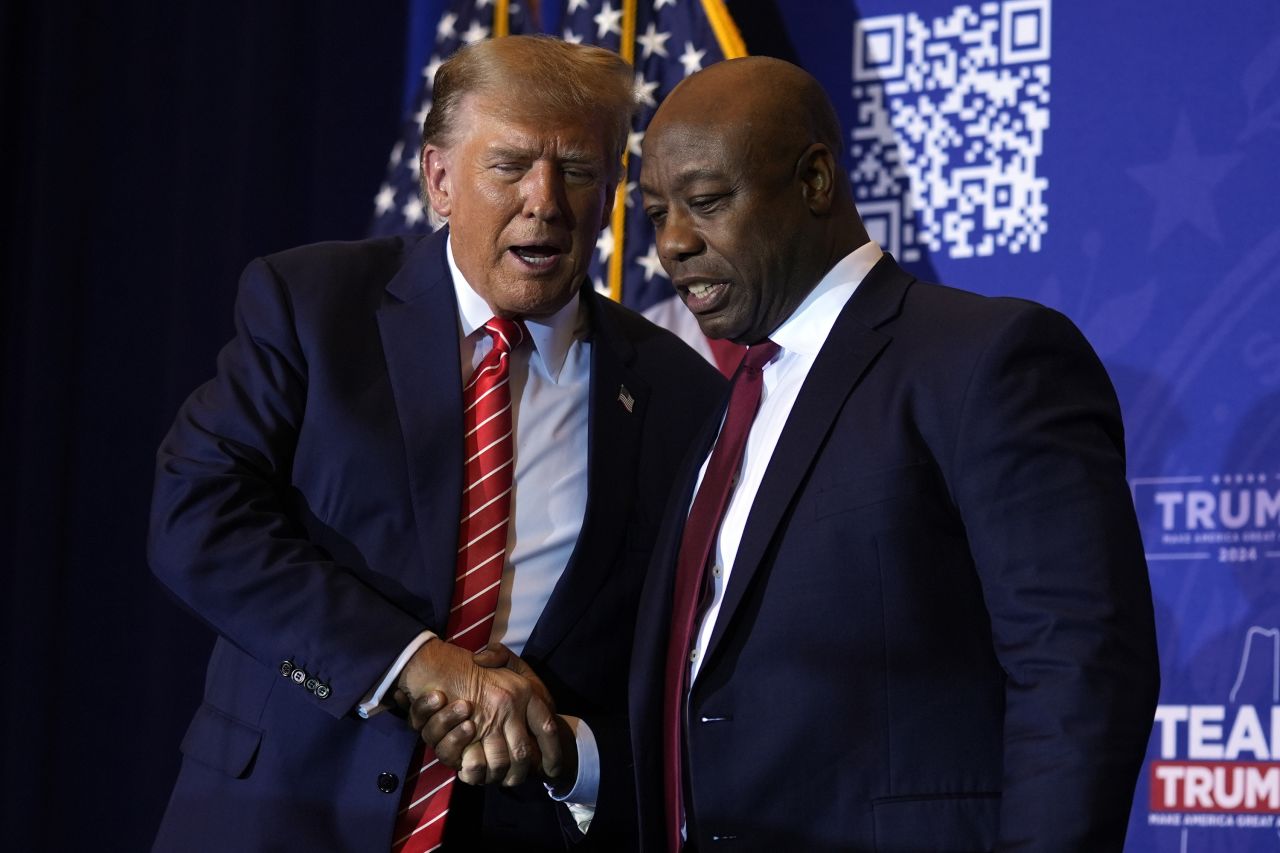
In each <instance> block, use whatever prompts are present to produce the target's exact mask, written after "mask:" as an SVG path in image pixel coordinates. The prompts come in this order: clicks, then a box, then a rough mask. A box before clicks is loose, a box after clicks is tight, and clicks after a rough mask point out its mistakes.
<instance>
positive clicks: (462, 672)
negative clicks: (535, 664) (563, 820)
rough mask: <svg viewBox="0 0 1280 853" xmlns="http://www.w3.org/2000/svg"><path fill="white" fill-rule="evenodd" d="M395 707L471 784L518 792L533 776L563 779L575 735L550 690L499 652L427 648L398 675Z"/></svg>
mask: <svg viewBox="0 0 1280 853" xmlns="http://www.w3.org/2000/svg"><path fill="white" fill-rule="evenodd" d="M394 698H395V701H396V703H397V704H398V705H400V707H401V708H402V709H403V710H405V711H406V712H407V713H408V717H409V725H410V726H412V727H413V728H414V729H415V730H416V731H418V732H419V733H420V734H421V736H422V740H423V741H424V742H425V743H426V744H427V745H428V746H430V747H431V748H432V750H433V751H434V752H435V754H436V757H437V758H438V759H439V760H440V761H441V762H443V763H444V764H446V765H447V766H449V767H452V768H453V769H455V770H457V771H458V779H460V780H461V781H463V782H465V783H467V784H469V785H479V784H493V783H497V782H501V783H502V784H503V785H507V786H510V785H518V784H520V783H521V782H523V781H524V780H525V779H526V778H527V777H528V775H529V773H530V771H531V770H536V769H541V770H542V773H543V774H544V775H546V776H547V777H548V778H549V779H555V778H557V777H558V776H560V774H561V772H562V771H563V769H564V768H563V758H564V753H565V749H564V745H565V743H566V741H567V743H568V744H570V746H569V749H572V745H571V744H572V735H571V734H569V733H568V732H567V731H566V729H567V726H566V725H565V724H564V723H563V721H561V720H560V719H559V718H558V717H557V716H556V714H555V703H554V702H553V701H552V699H551V694H550V693H549V692H548V691H547V688H546V686H545V685H544V684H543V683H542V681H541V679H539V678H538V676H537V675H536V674H535V673H534V672H533V670H532V669H531V668H530V667H529V665H528V664H526V663H525V662H524V661H523V660H521V659H520V658H519V657H518V656H516V655H514V654H512V653H511V651H510V650H509V649H507V648H506V647H505V646H503V645H500V644H493V645H491V646H489V647H487V648H485V649H482V650H481V651H479V652H477V653H476V654H474V655H473V654H472V653H471V652H469V651H467V650H466V649H463V648H461V647H460V646H455V645H453V644H452V643H447V642H445V641H444V640H440V639H433V640H429V641H428V642H426V643H425V644H424V645H423V646H422V647H421V648H420V649H418V651H417V653H415V654H414V656H413V657H412V658H411V659H410V660H409V663H408V664H406V665H405V667H404V669H403V670H401V672H400V678H399V679H398V681H397V688H396V691H395V693H394Z"/></svg>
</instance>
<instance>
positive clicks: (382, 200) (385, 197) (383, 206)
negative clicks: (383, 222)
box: [373, 184, 396, 216]
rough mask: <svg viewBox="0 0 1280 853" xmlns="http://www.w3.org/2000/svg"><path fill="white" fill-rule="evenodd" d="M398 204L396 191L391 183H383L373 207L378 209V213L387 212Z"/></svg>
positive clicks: (375, 197)
mask: <svg viewBox="0 0 1280 853" xmlns="http://www.w3.org/2000/svg"><path fill="white" fill-rule="evenodd" d="M395 206H396V191H395V190H394V189H393V188H392V187H391V185H390V184H383V185H382V189H380V190H378V194H377V195H376V196H374V199H373V207H374V210H376V211H378V215H379V216H381V215H382V214H384V213H386V212H387V211H388V210H390V209H391V208H393V207H395Z"/></svg>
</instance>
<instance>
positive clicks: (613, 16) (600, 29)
mask: <svg viewBox="0 0 1280 853" xmlns="http://www.w3.org/2000/svg"><path fill="white" fill-rule="evenodd" d="M591 20H593V21H595V22H596V28H597V29H596V38H600V39H602V38H604V37H605V36H607V35H608V34H609V33H613V34H614V35H619V36H620V35H622V10H621V9H619V10H618V11H616V12H615V11H614V10H613V6H611V5H609V0H604V5H603V6H602V7H600V11H599V13H598V14H596V15H595V17H593V18H592V19H591Z"/></svg>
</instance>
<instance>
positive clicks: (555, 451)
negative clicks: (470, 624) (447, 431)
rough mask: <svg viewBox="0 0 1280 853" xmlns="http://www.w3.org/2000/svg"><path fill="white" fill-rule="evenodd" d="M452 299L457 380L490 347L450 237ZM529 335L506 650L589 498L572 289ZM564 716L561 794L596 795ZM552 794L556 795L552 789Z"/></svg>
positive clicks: (585, 357)
mask: <svg viewBox="0 0 1280 853" xmlns="http://www.w3.org/2000/svg"><path fill="white" fill-rule="evenodd" d="M445 252H446V255H447V257H448V261H449V272H450V274H451V275H452V277H453V287H454V293H455V295H456V296H457V300H458V323H459V334H458V338H459V364H460V365H461V368H462V374H461V379H462V382H463V383H464V384H465V383H466V382H467V380H468V379H470V378H471V374H472V373H473V372H475V369H476V367H478V366H479V364H480V362H481V361H483V360H484V357H485V356H486V355H487V354H488V353H489V351H490V350H491V349H492V348H493V341H492V339H491V338H490V337H489V334H488V333H487V332H486V331H485V330H484V329H483V326H484V324H485V323H487V322H488V321H489V320H490V319H491V318H492V317H493V311H492V309H491V308H490V307H489V305H488V303H486V302H485V300H484V299H483V298H482V297H481V296H480V295H479V294H478V293H476V292H475V290H473V289H472V288H471V286H470V285H469V284H468V283H467V280H466V279H465V278H464V277H463V275H462V271H461V270H460V269H458V265H457V262H456V261H455V260H454V255H453V240H452V238H450V239H449V240H448V241H447V243H446V249H445ZM524 324H525V327H526V328H527V329H528V330H529V337H530V338H531V339H532V342H533V345H532V346H529V345H527V344H526V345H525V346H522V347H520V348H518V349H517V350H516V351H515V352H514V353H512V355H511V358H510V378H509V380H508V382H509V383H510V388H511V418H512V425H513V427H514V431H515V447H514V455H515V470H514V475H513V476H514V483H515V488H514V489H513V491H512V499H511V521H510V522H509V524H508V527H507V559H506V565H505V567H504V568H503V571H502V586H501V587H500V591H499V594H498V609H497V614H496V617H495V619H494V623H493V629H492V631H491V633H490V635H489V639H490V641H491V642H499V643H503V644H505V645H506V646H507V647H508V648H509V649H511V651H512V652H514V653H516V654H520V653H521V652H523V650H524V646H525V643H526V642H528V640H529V635H530V634H531V633H532V632H533V627H534V625H535V624H537V621H538V617H539V616H541V615H542V611H543V609H545V607H546V605H547V601H548V600H549V599H550V598H551V593H552V591H553V590H554V589H555V586H556V582H557V581H559V580H560V575H561V573H563V571H564V568H565V566H566V565H567V564H568V562H569V558H570V557H571V556H572V554H573V549H574V546H575V545H576V544H577V541H578V534H579V533H580V532H581V529H582V518H583V515H584V514H585V512H586V507H587V454H586V453H585V452H583V448H584V443H585V442H584V440H585V438H586V436H587V417H588V412H589V409H590V406H589V391H590V386H591V342H590V341H589V340H587V331H588V330H587V328H586V326H587V316H586V312H585V310H584V309H583V306H582V303H581V300H580V299H579V297H578V295H577V294H575V295H574V297H573V298H572V299H571V300H570V301H569V303H568V304H567V305H565V306H564V307H563V308H562V309H560V310H559V311H558V312H556V313H555V314H553V315H551V316H550V317H543V318H536V319H535V318H525V320H524ZM434 636H436V635H435V634H434V633H432V632H430V631H424V632H423V633H421V634H419V635H418V636H417V637H415V638H414V640H413V641H412V642H411V643H410V644H409V645H408V646H407V647H406V648H405V650H404V651H403V652H402V653H401V655H400V657H399V658H397V659H396V661H395V662H394V663H393V664H392V666H391V668H390V669H389V670H388V671H387V674H386V676H385V677H384V678H383V680H382V681H381V682H379V684H378V685H377V686H376V687H375V688H374V690H373V691H371V692H370V693H369V694H368V695H367V696H366V697H365V701H364V702H362V703H361V704H360V706H359V708H358V709H357V710H358V712H359V714H360V715H361V716H362V717H368V716H371V715H373V714H376V713H378V712H379V711H380V710H382V709H383V707H385V706H383V705H382V700H383V698H384V696H385V695H386V692H387V691H388V690H389V689H390V688H391V686H392V685H393V684H394V683H395V679H396V678H397V677H398V676H399V674H400V670H401V669H402V668H403V667H404V665H405V664H406V663H407V662H408V660H409V658H411V657H412V656H413V653H414V652H416V651H417V650H418V648H420V647H421V646H422V644H423V643H425V642H426V641H427V640H429V639H431V638H432V637H434ZM564 719H565V720H566V721H567V722H568V723H569V725H570V727H571V728H572V729H573V731H574V733H575V736H576V738H577V743H578V778H577V784H576V785H575V786H574V788H573V789H572V790H571V791H569V793H568V794H567V795H566V796H565V797H564V798H563V799H567V800H570V801H571V802H573V803H581V804H584V805H594V803H595V800H596V794H597V791H598V788H599V754H598V750H597V748H596V744H595V739H594V737H593V736H592V735H591V730H590V729H589V728H588V727H587V726H586V724H585V723H582V722H581V721H580V720H578V719H576V718H574V717H568V716H565V717H564ZM557 799H560V798H557Z"/></svg>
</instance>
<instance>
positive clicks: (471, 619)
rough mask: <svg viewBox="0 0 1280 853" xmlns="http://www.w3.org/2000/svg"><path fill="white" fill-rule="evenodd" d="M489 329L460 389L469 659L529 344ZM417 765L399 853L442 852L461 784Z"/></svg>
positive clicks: (459, 598)
mask: <svg viewBox="0 0 1280 853" xmlns="http://www.w3.org/2000/svg"><path fill="white" fill-rule="evenodd" d="M484 328H485V331H487V332H488V333H489V335H490V337H492V338H493V349H492V350H491V351H490V352H489V354H488V355H486V356H485V357H484V360H483V361H481V362H480V366H479V367H477V368H476V371H475V373H474V374H472V376H471V380H470V381H469V382H468V383H467V385H466V387H464V388H463V389H462V407H463V415H462V418H463V433H464V435H463V447H464V454H463V459H464V460H465V470H464V471H463V483H464V484H465V485H464V487H463V490H462V521H461V523H460V525H459V531H458V565H457V571H456V574H455V575H454V581H453V602H454V603H453V609H452V610H451V611H450V612H449V626H448V629H447V631H446V636H447V639H448V641H449V642H450V643H453V644H455V645H458V646H462V647H463V648H464V649H467V650H468V651H478V650H479V649H481V648H483V647H484V645H485V644H486V643H488V642H489V633H490V631H491V630H492V627H493V617H494V611H495V610H496V609H497V606H498V592H499V590H500V589H501V587H502V569H503V565H504V564H505V563H506V560H505V559H504V558H505V556H506V553H507V524H508V521H509V519H510V516H511V484H512V468H513V467H514V464H513V454H512V447H513V442H512V427H511V389H510V385H509V384H508V382H507V379H508V376H509V374H510V369H509V362H510V354H511V352H512V351H513V350H515V348H516V347H518V346H520V344H521V343H522V342H523V341H524V339H525V337H527V332H526V331H525V328H524V326H523V324H521V323H520V322H518V321H516V320H507V319H502V318H499V317H494V318H493V319H492V320H490V321H489V322H488V323H485V324H484ZM449 698H450V699H451V700H452V699H455V698H457V697H454V696H451V697H449ZM413 758H414V760H413V763H412V764H411V765H410V766H411V767H413V768H414V771H413V772H412V773H410V774H409V776H408V778H406V779H405V787H404V795H403V796H402V798H401V800H400V813H399V814H398V815H397V816H396V826H395V834H394V835H393V836H392V838H394V839H395V840H394V842H393V843H392V845H391V849H392V851H393V853H426V851H430V850H435V849H436V848H438V847H439V846H440V844H441V839H443V838H444V825H445V819H446V816H447V815H448V813H449V796H450V794H452V792H453V785H454V780H455V779H456V778H457V775H456V774H455V773H454V771H453V770H452V769H451V768H449V767H446V766H445V765H444V764H441V763H440V762H439V761H437V760H436V757H435V754H434V753H432V751H431V750H430V749H428V748H427V747H426V745H425V744H423V743H421V742H419V743H418V747H417V749H415V750H414V756H413Z"/></svg>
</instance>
